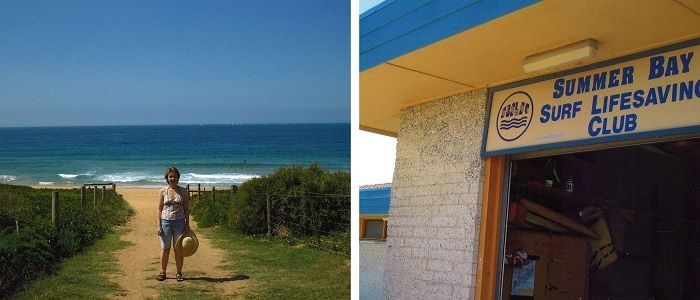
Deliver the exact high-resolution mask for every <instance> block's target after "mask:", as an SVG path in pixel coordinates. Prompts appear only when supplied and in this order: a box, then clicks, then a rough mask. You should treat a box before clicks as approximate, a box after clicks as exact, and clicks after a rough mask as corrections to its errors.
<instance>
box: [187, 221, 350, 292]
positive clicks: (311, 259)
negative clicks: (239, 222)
mask: <svg viewBox="0 0 700 300" xmlns="http://www.w3.org/2000/svg"><path fill="white" fill-rule="evenodd" d="M199 232H200V233H202V234H204V235H206V236H209V237H211V238H212V239H213V240H214V246H215V247H217V248H220V249H223V250H224V251H226V253H227V257H226V258H227V261H228V264H227V265H226V266H225V269H226V270H228V271H230V272H231V273H232V274H236V275H243V276H247V277H249V278H248V279H246V280H250V286H249V287H248V288H247V289H246V290H245V291H244V292H243V295H242V297H243V298H246V299H349V298H350V261H349V260H348V259H347V257H346V256H342V255H337V254H333V253H329V252H325V251H316V250H314V249H308V248H295V247H290V246H287V245H283V244H280V243H277V242H269V241H265V240H261V239H256V238H251V237H246V236H242V235H239V234H237V233H234V232H232V231H231V230H229V229H226V228H222V227H217V228H201V229H199Z"/></svg>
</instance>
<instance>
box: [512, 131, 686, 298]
mask: <svg viewBox="0 0 700 300" xmlns="http://www.w3.org/2000/svg"><path fill="white" fill-rule="evenodd" d="M508 207H509V209H508V226H507V232H506V245H505V257H504V260H503V261H504V268H503V270H504V272H503V284H502V289H501V290H502V295H503V299H697V297H698V295H700V139H686V140H678V141H670V142H663V143H655V144H646V145H638V146H630V147H622V148H614V149H606V150H598V151H590V152H581V153H574V154H563V155H555V156H548V157H539V158H531V159H522V160H513V161H512V167H511V178H510V192H509V201H508Z"/></svg>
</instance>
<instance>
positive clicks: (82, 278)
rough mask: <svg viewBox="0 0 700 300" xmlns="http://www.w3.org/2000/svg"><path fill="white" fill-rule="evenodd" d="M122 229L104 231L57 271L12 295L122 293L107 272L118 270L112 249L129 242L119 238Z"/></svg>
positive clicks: (97, 295)
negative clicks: (109, 278) (103, 234)
mask: <svg viewBox="0 0 700 300" xmlns="http://www.w3.org/2000/svg"><path fill="white" fill-rule="evenodd" d="M125 233H126V230H125V229H118V230H116V231H112V232H110V233H107V234H106V235H105V236H104V237H103V238H101V239H99V240H98V241H97V242H96V243H95V244H93V245H91V246H89V247H87V248H86V249H85V251H83V252H81V253H79V254H77V255H75V256H73V257H71V258H68V259H66V260H65V261H63V262H62V263H61V264H60V265H59V271H58V273H57V274H55V275H54V276H45V277H42V278H39V279H38V280H36V281H34V282H32V283H31V284H29V285H28V286H26V288H25V290H23V291H20V292H19V293H17V294H15V295H14V296H13V298H16V299H105V298H106V296H107V295H124V293H123V290H122V289H121V288H120V287H119V286H118V285H117V284H115V283H113V282H110V281H109V280H108V279H107V277H106V274H113V273H115V272H119V267H118V263H117V258H116V257H115V254H114V253H115V252H116V251H118V250H120V249H124V248H127V247H129V246H130V245H131V243H130V242H126V241H121V240H120V239H119V237H120V236H122V235H123V234H125Z"/></svg>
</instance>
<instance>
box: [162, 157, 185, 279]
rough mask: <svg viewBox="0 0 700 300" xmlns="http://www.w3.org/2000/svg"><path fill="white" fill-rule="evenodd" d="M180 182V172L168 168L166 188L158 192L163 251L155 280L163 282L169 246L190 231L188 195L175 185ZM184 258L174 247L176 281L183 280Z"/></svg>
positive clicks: (173, 168)
mask: <svg viewBox="0 0 700 300" xmlns="http://www.w3.org/2000/svg"><path fill="white" fill-rule="evenodd" d="M179 181H180V171H178V170H177V168H175V167H169V168H168V170H167V171H165V182H167V183H168V186H166V187H164V188H163V189H161V190H160V193H159V197H158V201H159V204H158V219H159V220H160V222H159V224H158V236H160V248H161V249H163V250H162V252H161V254H160V265H161V272H160V274H158V276H156V279H157V280H159V281H163V280H165V278H166V275H165V274H166V273H165V272H166V269H167V268H168V259H169V258H170V246H171V245H173V244H174V242H173V240H175V241H176V240H177V238H178V237H179V236H180V235H181V234H183V233H184V232H185V230H187V231H189V230H190V222H189V219H190V212H189V206H188V205H189V200H190V199H189V198H190V197H189V193H187V190H186V189H184V188H182V187H181V186H179V185H177V183H178V182H179ZM184 260H185V257H184V256H183V255H182V253H181V251H179V249H178V248H177V247H175V266H176V267H177V275H176V276H175V278H177V281H183V280H185V279H184V277H182V264H183V263H184Z"/></svg>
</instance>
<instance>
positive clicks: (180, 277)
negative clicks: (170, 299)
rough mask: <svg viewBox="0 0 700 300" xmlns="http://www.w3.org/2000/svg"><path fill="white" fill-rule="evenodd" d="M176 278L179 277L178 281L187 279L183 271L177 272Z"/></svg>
mask: <svg viewBox="0 0 700 300" xmlns="http://www.w3.org/2000/svg"><path fill="white" fill-rule="evenodd" d="M175 278H177V281H185V277H182V273H177V275H175Z"/></svg>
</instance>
